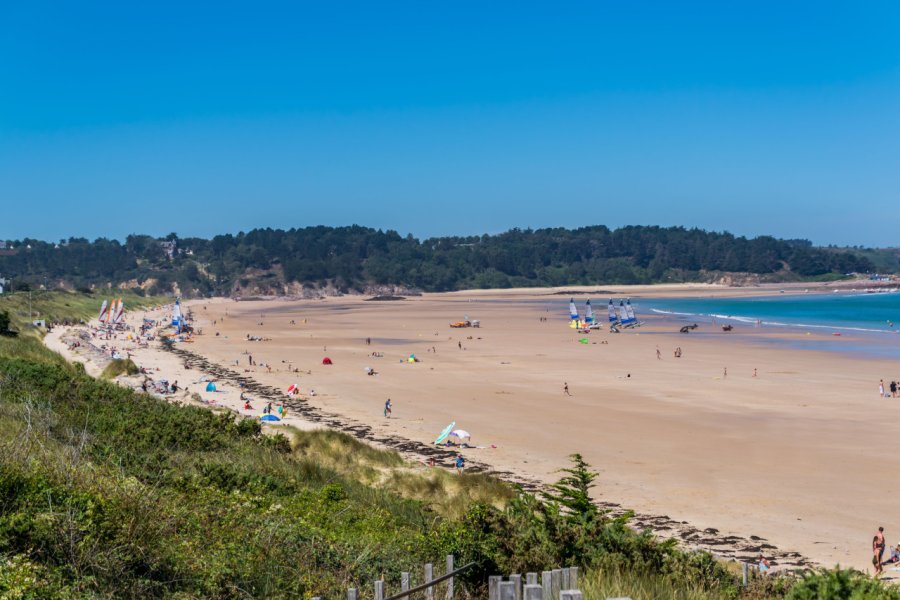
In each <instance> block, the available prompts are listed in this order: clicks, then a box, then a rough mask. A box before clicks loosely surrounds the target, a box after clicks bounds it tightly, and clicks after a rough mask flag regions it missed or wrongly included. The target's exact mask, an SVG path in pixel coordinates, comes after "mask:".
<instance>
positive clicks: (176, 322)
mask: <svg viewBox="0 0 900 600" xmlns="http://www.w3.org/2000/svg"><path fill="white" fill-rule="evenodd" d="M183 320H184V317H182V315H181V299H180V298H179V299H178V300H176V301H175V306H174V307H173V308H172V325H173V326H174V327H178V328H179V329H181V323H182V321H183Z"/></svg>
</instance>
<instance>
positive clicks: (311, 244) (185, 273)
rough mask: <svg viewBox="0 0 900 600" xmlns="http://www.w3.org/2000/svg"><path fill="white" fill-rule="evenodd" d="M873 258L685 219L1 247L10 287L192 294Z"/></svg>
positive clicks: (681, 278)
mask: <svg viewBox="0 0 900 600" xmlns="http://www.w3.org/2000/svg"><path fill="white" fill-rule="evenodd" d="M166 243H168V244H166ZM873 258H878V259H879V263H880V264H881V263H882V261H881V259H882V258H885V257H883V256H882V255H876V254H873V253H871V252H870V253H868V254H866V253H864V252H862V251H852V250H848V249H837V248H816V247H813V246H812V244H810V243H809V242H807V241H804V240H778V239H775V238H773V237H768V236H762V237H757V238H752V239H747V238H744V237H738V236H734V235H732V234H729V233H717V232H708V231H703V230H699V229H685V228H682V227H668V228H662V227H623V228H620V229H615V230H611V229H609V228H607V227H605V226H593V227H584V228H581V229H563V228H553V229H538V230H530V229H529V230H520V229H513V230H510V231H507V232H505V233H501V234H498V235H482V236H470V237H439V238H430V239H424V240H417V239H415V238H413V237H412V236H411V235H408V236H405V237H403V236H401V235H400V234H398V233H397V232H395V231H381V230H375V229H370V228H366V227H360V226H351V227H307V228H303V229H289V230H280V229H255V230H252V231H250V232H248V233H239V234H237V235H231V234H228V235H218V236H215V237H214V238H212V239H210V240H207V239H201V238H182V239H179V238H178V236H177V235H175V234H170V235H169V236H167V237H166V238H165V239H163V240H159V239H156V238H153V237H150V236H146V235H131V236H128V238H127V239H126V240H125V242H124V243H121V242H119V241H117V240H108V239H102V238H101V239H97V240H94V241H93V242H91V241H88V240H86V239H83V238H70V239H68V240H62V241H61V242H60V243H48V242H42V241H39V240H31V239H24V240H14V241H9V242H7V250H5V251H2V252H0V276H4V277H6V278H8V279H12V280H13V289H28V288H29V287H31V288H34V287H38V286H44V287H50V288H52V287H61V286H62V287H69V288H90V287H92V286H107V285H110V284H111V285H114V286H122V287H134V288H135V289H139V291H140V292H141V293H145V292H147V293H152V294H167V293H171V292H172V290H173V289H174V286H176V285H177V287H178V289H179V290H180V291H181V293H182V294H184V295H188V296H190V295H228V294H232V293H235V292H236V291H239V290H256V291H259V292H260V293H278V292H281V291H283V290H284V288H285V286H287V285H289V284H298V285H306V286H311V287H316V286H324V285H333V286H334V287H336V288H337V289H339V290H341V291H350V290H361V289H364V288H366V287H371V286H388V285H390V286H403V287H408V288H416V289H421V290H425V291H449V290H459V289H472V288H505V287H535V286H560V285H591V284H597V283H609V284H638V283H659V282H685V281H710V280H712V279H714V278H716V277H717V276H719V275H721V274H723V273H743V274H748V275H751V276H758V277H760V278H764V279H766V280H771V281H791V280H802V279H814V278H833V277H840V276H842V275H843V274H846V273H852V272H860V273H864V272H870V271H872V270H873V269H874V265H873V262H872V259H873ZM891 261H893V263H894V264H895V267H896V256H893V258H890V259H886V261H885V262H887V263H890V262H891ZM882 266H884V265H883V264H882Z"/></svg>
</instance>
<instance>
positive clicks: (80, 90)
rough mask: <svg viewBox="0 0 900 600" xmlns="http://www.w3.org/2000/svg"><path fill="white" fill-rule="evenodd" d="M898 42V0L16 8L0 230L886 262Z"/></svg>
mask: <svg viewBox="0 0 900 600" xmlns="http://www.w3.org/2000/svg"><path fill="white" fill-rule="evenodd" d="M188 4H190V5H188ZM898 31H900V3H896V2H887V1H885V2H855V3H830V2H809V3H804V2H760V1H756V2H739V1H738V2H721V1H718V2H650V1H647V2H642V1H633V2H622V1H615V2H564V3H530V2H516V3H500V2H471V3H466V2H453V3H446V2H445V3H429V2H421V1H420V2H393V3H355V2H316V3H312V2H310V3H300V2H285V3H267V2H258V1H257V2H253V3H236V2H216V3H200V2H194V3H176V2H171V3H168V2H154V3H128V2H116V3H113V2H110V3H91V2H83V3H81V2H79V3H63V2H59V3H55V4H53V3H43V2H39V1H35V2H21V3H7V5H5V6H4V7H3V9H2V16H0V56H3V60H0V206H2V207H3V211H4V217H3V218H0V238H21V237H25V236H30V237H38V238H43V239H50V240H53V239H58V238H62V237H69V236H73V235H74V236H86V237H90V238H94V237H98V236H105V237H117V238H124V236H126V235H128V234H129V233H134V232H140V233H151V234H160V235H162V234H166V233H168V232H170V231H177V232H178V233H179V234H180V235H183V236H188V235H201V236H209V235H214V234H216V233H222V232H237V231H240V230H248V229H251V228H253V227H282V228H288V227H302V226H306V225H317V224H327V225H342V224H351V223H358V224H361V225H368V226H372V227H378V228H385V229H388V228H389V229H395V230H398V231H400V232H401V233H404V234H405V233H407V232H411V233H413V234H414V235H416V236H431V235H445V234H473V233H485V232H488V233H492V232H499V231H503V230H506V229H508V228H510V227H534V228H538V227H547V226H567V227H577V226H581V225H591V224H606V225H609V226H612V227H615V226H620V225H625V224H647V225H685V226H697V227H703V228H707V229H715V230H728V231H731V232H733V233H737V234H743V235H758V234H773V235H777V236H780V237H804V238H808V239H812V240H813V241H814V242H816V243H822V244H827V243H837V244H864V245H898V244H900V239H898V237H900V236H898V235H896V234H895V233H894V231H895V230H896V229H897V228H898V225H900V198H898V194H900V36H898Z"/></svg>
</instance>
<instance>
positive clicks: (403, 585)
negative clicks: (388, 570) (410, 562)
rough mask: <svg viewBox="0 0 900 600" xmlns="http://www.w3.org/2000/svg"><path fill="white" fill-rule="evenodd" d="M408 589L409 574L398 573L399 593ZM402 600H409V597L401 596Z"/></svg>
mask: <svg viewBox="0 0 900 600" xmlns="http://www.w3.org/2000/svg"><path fill="white" fill-rule="evenodd" d="M408 589H409V573H408V572H406V571H403V572H401V573H400V591H401V592H405V591H407V590H408ZM403 600H409V596H403Z"/></svg>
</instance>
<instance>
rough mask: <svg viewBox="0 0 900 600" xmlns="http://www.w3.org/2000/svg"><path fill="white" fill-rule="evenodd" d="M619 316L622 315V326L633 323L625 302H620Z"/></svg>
mask: <svg viewBox="0 0 900 600" xmlns="http://www.w3.org/2000/svg"><path fill="white" fill-rule="evenodd" d="M619 314H620V315H621V317H620V318H619V320H620V321H622V325H627V324H628V323H631V322H632V321H631V319H629V318H628V310H627V309H626V308H625V301H624V300H620V301H619Z"/></svg>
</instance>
